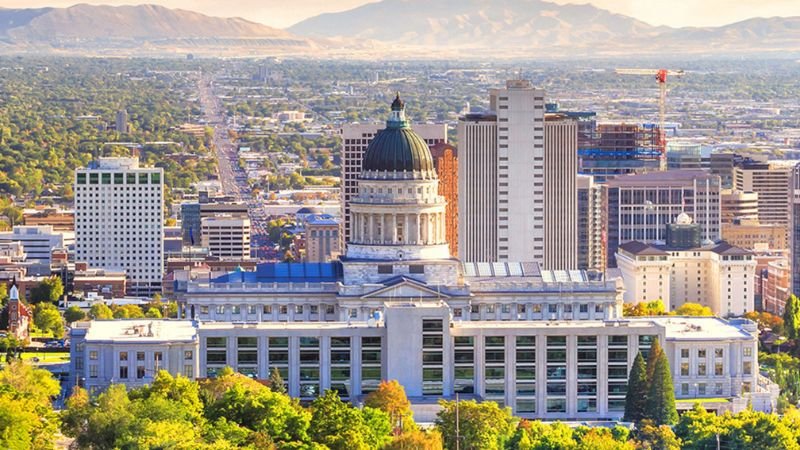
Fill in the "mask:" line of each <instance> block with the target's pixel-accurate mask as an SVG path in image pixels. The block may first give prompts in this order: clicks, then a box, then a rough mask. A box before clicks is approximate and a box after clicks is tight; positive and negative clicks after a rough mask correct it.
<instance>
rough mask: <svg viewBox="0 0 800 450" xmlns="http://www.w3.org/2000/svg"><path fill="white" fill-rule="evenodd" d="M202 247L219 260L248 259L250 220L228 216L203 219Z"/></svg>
mask: <svg viewBox="0 0 800 450" xmlns="http://www.w3.org/2000/svg"><path fill="white" fill-rule="evenodd" d="M201 234H202V245H203V247H205V248H207V249H208V252H209V254H210V255H212V256H217V257H220V258H226V259H227V258H236V259H242V258H249V257H250V219H248V218H246V217H234V216H230V215H216V216H212V217H203V219H202V220H201Z"/></svg>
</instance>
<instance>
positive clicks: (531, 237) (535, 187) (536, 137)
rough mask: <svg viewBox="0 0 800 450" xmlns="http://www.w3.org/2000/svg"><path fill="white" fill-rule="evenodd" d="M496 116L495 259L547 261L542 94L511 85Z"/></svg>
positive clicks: (521, 83) (520, 83) (496, 102)
mask: <svg viewBox="0 0 800 450" xmlns="http://www.w3.org/2000/svg"><path fill="white" fill-rule="evenodd" d="M489 103H490V109H491V110H493V111H495V112H496V113H497V179H498V183H497V225H498V226H497V259H498V260H499V261H535V262H538V263H542V262H544V221H545V213H544V198H545V196H544V90H542V89H536V88H534V87H533V86H531V83H530V81H527V80H509V81H507V82H506V87H505V88H504V89H493V90H492V91H491V92H490V93H489Z"/></svg>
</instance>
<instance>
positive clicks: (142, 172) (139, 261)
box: [75, 158, 164, 295]
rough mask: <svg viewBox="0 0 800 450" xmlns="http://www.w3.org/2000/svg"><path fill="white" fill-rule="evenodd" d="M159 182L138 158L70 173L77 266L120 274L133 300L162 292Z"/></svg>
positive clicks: (156, 172) (157, 172)
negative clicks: (135, 297)
mask: <svg viewBox="0 0 800 450" xmlns="http://www.w3.org/2000/svg"><path fill="white" fill-rule="evenodd" d="M163 178H164V171H163V169H160V168H142V167H139V160H138V158H100V159H98V160H97V161H95V162H93V163H91V164H90V165H89V167H88V168H85V169H77V170H76V171H75V255H76V260H78V261H82V262H87V263H88V264H89V266H91V267H96V268H103V269H113V270H125V272H126V274H127V277H128V292H129V293H130V294H132V295H151V294H153V293H155V292H160V291H161V277H162V272H163V269H164V258H163V253H164V232H163V228H162V224H163V223H164V180H163Z"/></svg>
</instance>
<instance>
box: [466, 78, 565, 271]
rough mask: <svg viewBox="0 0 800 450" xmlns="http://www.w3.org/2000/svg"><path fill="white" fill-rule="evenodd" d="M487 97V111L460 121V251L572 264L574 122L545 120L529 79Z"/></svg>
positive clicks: (472, 256)
mask: <svg viewBox="0 0 800 450" xmlns="http://www.w3.org/2000/svg"><path fill="white" fill-rule="evenodd" d="M489 99H490V108H491V110H492V111H491V113H486V114H467V115H466V116H464V117H462V118H461V119H460V120H459V126H458V144H459V160H458V168H459V169H458V170H459V177H458V180H459V193H458V197H459V221H460V223H459V233H458V234H459V257H460V258H461V259H463V260H464V261H486V262H489V261H522V260H526V261H535V262H537V263H539V264H541V265H542V267H544V268H545V269H575V268H577V265H578V261H577V248H578V243H577V211H578V199H577V190H576V189H577V188H576V184H575V183H576V181H575V179H576V174H577V172H578V160H577V139H578V136H577V133H578V131H577V124H576V123H575V122H574V121H572V120H570V119H568V118H567V117H566V116H562V115H553V116H552V117H548V119H547V121H546V120H545V113H544V91H543V90H542V89H537V88H534V87H532V86H531V84H530V82H529V81H525V80H510V81H507V82H506V87H505V88H504V89H493V90H492V91H491V92H490V97H489Z"/></svg>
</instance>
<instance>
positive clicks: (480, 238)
mask: <svg viewBox="0 0 800 450" xmlns="http://www.w3.org/2000/svg"><path fill="white" fill-rule="evenodd" d="M503 185H504V187H506V188H507V187H508V181H503ZM497 188H498V179H497V116H496V115H495V114H494V113H486V114H480V113H475V114H467V115H466V116H464V117H462V118H460V119H459V121H458V191H459V192H458V255H459V258H461V259H462V260H463V261H475V262H489V261H497V229H498V224H497V210H498V208H497Z"/></svg>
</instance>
